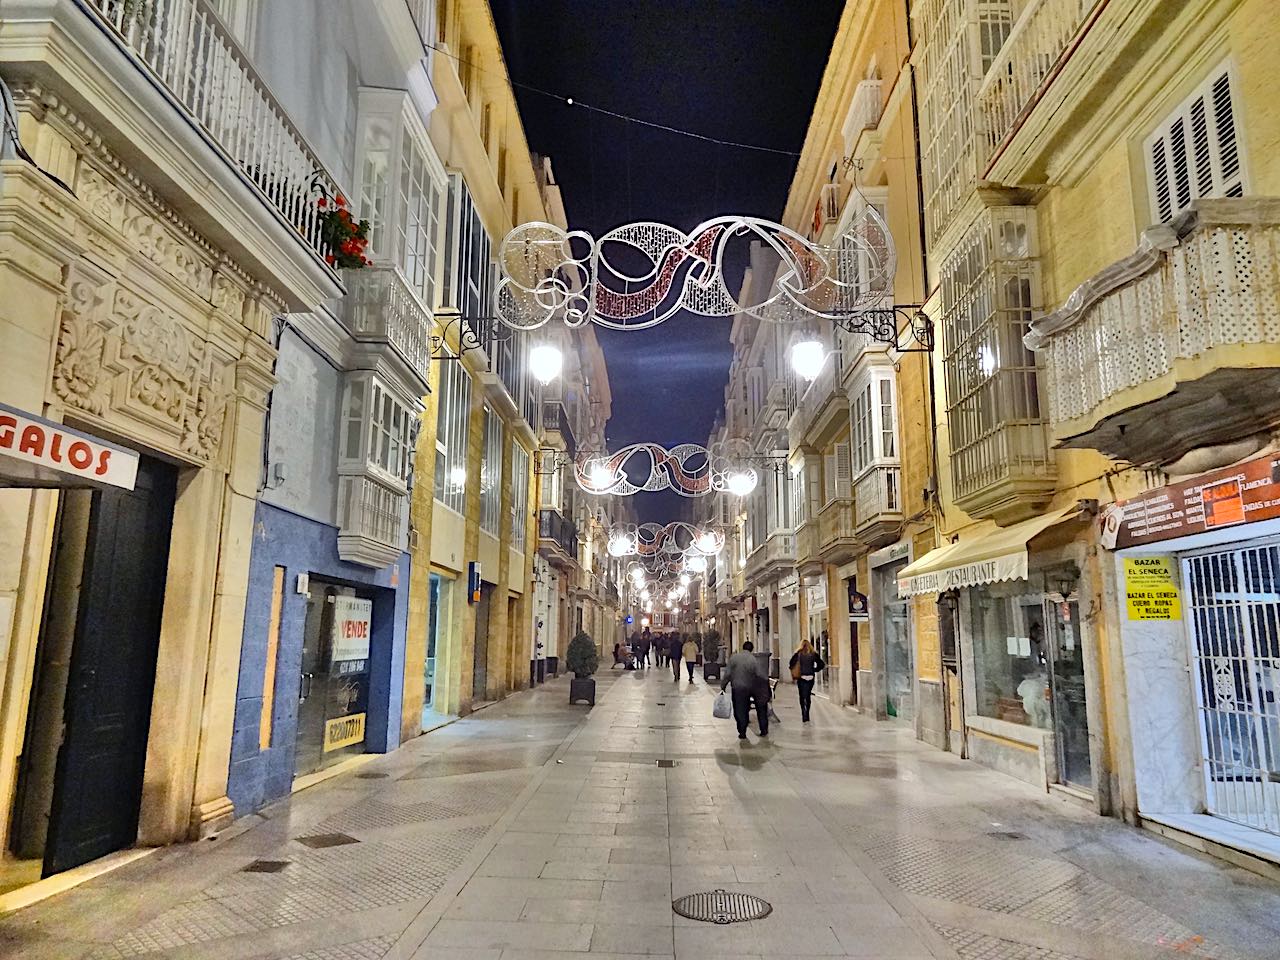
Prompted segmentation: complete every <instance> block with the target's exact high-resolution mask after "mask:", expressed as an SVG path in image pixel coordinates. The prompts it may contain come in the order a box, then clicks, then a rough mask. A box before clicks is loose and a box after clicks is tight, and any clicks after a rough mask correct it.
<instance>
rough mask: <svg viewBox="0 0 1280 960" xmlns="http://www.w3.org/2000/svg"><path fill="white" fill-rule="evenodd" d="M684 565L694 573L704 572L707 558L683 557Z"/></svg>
mask: <svg viewBox="0 0 1280 960" xmlns="http://www.w3.org/2000/svg"><path fill="white" fill-rule="evenodd" d="M684 566H685V569H686V570H692V571H693V572H694V573H706V572H707V558H706V557H704V556H695V557H688V558H686V559H685V562H684Z"/></svg>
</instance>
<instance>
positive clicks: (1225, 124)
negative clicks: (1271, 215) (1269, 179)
mask: <svg viewBox="0 0 1280 960" xmlns="http://www.w3.org/2000/svg"><path fill="white" fill-rule="evenodd" d="M1145 152H1146V157H1147V181H1148V187H1149V189H1150V191H1151V212H1152V215H1153V216H1154V217H1155V219H1156V221H1157V222H1159V223H1167V222H1169V221H1170V220H1172V219H1173V218H1174V217H1175V216H1177V215H1178V214H1179V213H1181V212H1182V211H1183V210H1185V209H1187V207H1189V206H1190V205H1191V203H1192V201H1194V200H1197V199H1200V198H1201V197H1242V196H1244V194H1245V182H1244V165H1243V163H1242V159H1241V155H1240V143H1239V132H1238V130H1237V126H1236V109H1235V102H1234V91H1233V90H1232V80H1231V73H1230V70H1229V69H1228V68H1227V67H1226V66H1225V65H1224V66H1221V67H1219V68H1218V69H1217V70H1215V71H1214V72H1213V73H1212V74H1211V75H1210V77H1209V79H1208V80H1207V81H1206V82H1205V83H1204V84H1203V85H1202V86H1201V87H1200V89H1199V90H1197V91H1196V92H1195V93H1194V94H1193V95H1192V96H1191V97H1190V98H1189V99H1187V100H1186V101H1185V102H1184V103H1183V104H1182V105H1181V106H1179V107H1178V109H1177V110H1175V111H1174V112H1173V113H1172V114H1171V115H1170V116H1169V117H1168V118H1167V119H1166V120H1165V121H1164V122H1163V123H1162V124H1160V126H1159V127H1158V128H1157V129H1156V131H1155V132H1154V133H1152V135H1151V136H1150V137H1149V138H1148V139H1147V145H1146V151H1145Z"/></svg>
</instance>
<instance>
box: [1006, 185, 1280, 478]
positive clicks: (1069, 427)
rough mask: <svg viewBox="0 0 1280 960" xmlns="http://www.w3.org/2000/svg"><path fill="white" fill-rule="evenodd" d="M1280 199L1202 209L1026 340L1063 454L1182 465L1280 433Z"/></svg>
mask: <svg viewBox="0 0 1280 960" xmlns="http://www.w3.org/2000/svg"><path fill="white" fill-rule="evenodd" d="M1278 301H1280V199H1277V198H1270V197H1268V198H1246V199H1235V200H1200V201H1197V202H1196V203H1195V204H1194V205H1193V207H1192V209H1191V210H1189V211H1187V212H1186V213H1184V214H1182V215H1181V216H1179V217H1177V218H1175V219H1174V221H1173V222H1172V223H1170V224H1167V225H1162V226H1157V227H1152V228H1150V229H1149V230H1147V231H1146V232H1145V233H1144V234H1143V239H1142V241H1141V242H1140V243H1139V245H1138V249H1137V250H1136V251H1135V252H1134V253H1133V254H1131V255H1130V256H1128V257H1126V258H1125V259H1124V260H1121V261H1119V262H1117V263H1114V264H1112V265H1111V266H1109V267H1107V268H1106V269H1104V270H1102V271H1100V272H1099V273H1097V274H1095V275H1094V276H1093V277H1091V278H1090V279H1088V280H1086V281H1085V282H1084V283H1083V284H1081V285H1080V287H1079V288H1078V289H1077V290H1076V291H1075V292H1074V293H1072V294H1071V296H1070V297H1069V298H1068V299H1067V302H1066V304H1064V305H1063V306H1062V307H1060V308H1059V309H1058V310H1056V311H1054V312H1053V313H1051V314H1048V315H1047V316H1045V317H1042V318H1041V319H1039V320H1037V321H1035V322H1034V323H1032V325H1031V330H1030V332H1029V333H1028V335H1027V337H1026V344H1027V346H1028V347H1030V348H1032V349H1034V350H1036V351H1037V353H1038V354H1039V356H1040V360H1041V363H1042V366H1043V369H1044V376H1045V377H1046V379H1047V380H1048V387H1049V422H1050V430H1051V434H1052V438H1053V442H1054V444H1055V445H1056V446H1059V447H1069V448H1079V447H1083V448H1090V449H1094V450H1100V451H1102V452H1103V453H1105V454H1107V455H1108V456H1110V457H1113V458H1115V459H1119V460H1125V461H1128V462H1130V463H1135V464H1169V463H1172V462H1173V461H1176V460H1178V459H1179V458H1181V457H1182V456H1184V455H1185V454H1186V453H1188V452H1189V451H1191V450H1194V449H1196V448H1198V447H1205V446H1214V445H1218V444H1223V443H1229V442H1231V441H1234V440H1239V439H1241V438H1243V437H1249V436H1252V435H1254V434H1258V433H1260V432H1263V431H1266V430H1267V429H1268V428H1270V427H1272V426H1274V425H1276V424H1277V423H1280V323H1277V321H1276V303H1277V302H1278Z"/></svg>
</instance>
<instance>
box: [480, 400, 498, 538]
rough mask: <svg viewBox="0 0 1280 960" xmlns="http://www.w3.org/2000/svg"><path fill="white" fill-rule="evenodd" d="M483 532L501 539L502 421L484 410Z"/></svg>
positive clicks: (491, 410)
mask: <svg viewBox="0 0 1280 960" xmlns="http://www.w3.org/2000/svg"><path fill="white" fill-rule="evenodd" d="M480 529H481V530H483V531H484V532H485V533H488V534H490V535H492V536H495V537H500V536H502V418H501V417H499V416H498V415H497V414H496V413H495V412H494V411H493V408H491V407H490V406H489V405H488V404H485V407H484V455H483V457H482V458H481V461H480Z"/></svg>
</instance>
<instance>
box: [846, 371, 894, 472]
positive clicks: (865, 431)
mask: <svg viewBox="0 0 1280 960" xmlns="http://www.w3.org/2000/svg"><path fill="white" fill-rule="evenodd" d="M850 420H851V434H850V444H851V455H852V458H853V463H852V467H853V475H854V476H855V477H857V476H859V475H860V474H862V473H863V472H864V471H865V470H868V469H870V468H871V467H872V466H873V465H874V464H876V463H881V462H885V461H889V462H894V463H896V462H897V457H898V438H897V415H896V413H895V411H894V400H893V378H892V374H891V373H889V372H888V371H876V372H874V373H873V374H871V375H870V376H869V377H867V378H866V379H865V380H864V381H863V382H862V383H861V384H860V385H859V387H858V388H857V389H856V390H854V391H853V399H852V401H851V403H850Z"/></svg>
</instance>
